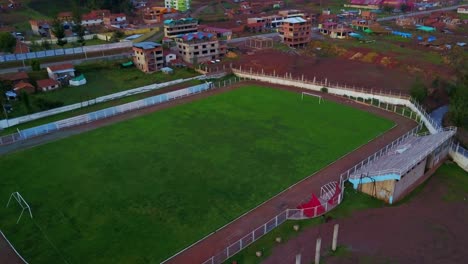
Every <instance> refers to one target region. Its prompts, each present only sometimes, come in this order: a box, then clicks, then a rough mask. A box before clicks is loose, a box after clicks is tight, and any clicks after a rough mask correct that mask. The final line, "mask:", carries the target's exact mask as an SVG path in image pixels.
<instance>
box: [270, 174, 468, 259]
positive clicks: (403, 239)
mask: <svg viewBox="0 0 468 264" xmlns="http://www.w3.org/2000/svg"><path fill="white" fill-rule="evenodd" d="M447 192H448V190H447V187H446V185H445V183H443V182H442V181H441V180H440V179H438V178H437V177H435V176H433V177H432V178H431V179H430V180H429V181H428V183H427V185H426V186H425V187H424V189H423V190H422V191H421V192H420V193H419V194H418V196H416V197H414V198H413V199H412V200H411V201H409V202H407V203H405V204H403V205H400V206H395V207H386V208H377V209H369V210H363V211H358V212H354V213H353V214H352V216H351V217H348V218H345V219H339V220H333V221H331V222H329V223H327V224H323V225H320V226H317V227H313V228H308V229H305V230H304V231H303V232H302V233H301V234H300V235H299V236H298V237H296V238H294V239H292V240H290V241H288V243H286V244H283V245H281V246H278V247H276V248H275V249H274V250H273V253H272V255H271V256H270V257H269V258H268V259H267V260H265V261H264V262H263V263H265V264H274V263H275V264H276V263H278V264H279V263H281V264H285V263H291V264H292V263H294V257H295V255H296V254H298V253H301V254H302V261H303V263H312V262H313V260H314V254H315V241H316V238H318V237H322V253H321V254H322V255H324V256H325V255H326V254H329V252H330V250H331V238H332V232H333V225H334V224H336V223H338V224H339V225H340V232H339V236H338V245H340V246H344V247H346V251H347V252H346V253H344V254H343V255H341V256H325V258H322V259H321V260H325V262H326V263H337V264H338V263H340V264H341V263H346V264H348V263H401V264H405V263H408V264H410V263H411V264H413V263H463V262H465V261H464V259H465V260H466V258H467V257H468V251H467V250H466V245H468V227H467V225H466V219H468V207H467V204H466V201H454V202H447V201H444V200H443V196H445V195H446V194H447ZM345 199H346V198H345Z"/></svg>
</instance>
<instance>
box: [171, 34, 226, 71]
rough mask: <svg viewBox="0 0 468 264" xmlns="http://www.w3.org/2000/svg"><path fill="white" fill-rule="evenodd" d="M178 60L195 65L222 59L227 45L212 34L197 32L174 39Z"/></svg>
mask: <svg viewBox="0 0 468 264" xmlns="http://www.w3.org/2000/svg"><path fill="white" fill-rule="evenodd" d="M175 41H176V47H177V50H178V53H179V56H180V58H182V60H184V61H185V62H188V63H192V64H197V63H201V62H207V61H211V60H216V59H220V58H222V57H224V55H225V54H226V50H227V45H226V43H225V42H223V41H219V40H218V38H217V37H216V36H215V35H214V34H212V33H205V32H197V33H189V34H185V35H181V36H178V37H176V38H175Z"/></svg>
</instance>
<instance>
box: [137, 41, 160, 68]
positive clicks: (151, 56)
mask: <svg viewBox="0 0 468 264" xmlns="http://www.w3.org/2000/svg"><path fill="white" fill-rule="evenodd" d="M132 49H133V63H134V64H135V66H136V67H137V68H138V69H140V70H141V71H142V72H146V73H151V72H156V71H159V70H160V69H161V68H162V67H164V56H163V48H162V46H161V45H160V44H158V43H155V42H140V43H135V44H133V48H132Z"/></svg>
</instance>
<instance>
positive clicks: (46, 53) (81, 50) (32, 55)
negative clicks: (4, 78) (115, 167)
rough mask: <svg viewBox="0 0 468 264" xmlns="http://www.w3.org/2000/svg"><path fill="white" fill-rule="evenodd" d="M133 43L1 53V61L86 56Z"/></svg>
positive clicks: (122, 47) (127, 46) (126, 46)
mask: <svg viewBox="0 0 468 264" xmlns="http://www.w3.org/2000/svg"><path fill="white" fill-rule="evenodd" d="M132 45H133V43H132V42H131V41H122V42H117V43H107V44H100V45H91V46H83V47H74V48H66V49H53V50H43V51H33V52H28V53H17V54H7V55H0V63H2V62H10V61H22V60H30V59H42V58H47V57H56V56H65V55H76V54H82V55H83V57H86V54H87V53H92V52H104V51H107V50H113V49H127V48H128V49H129V50H130V49H131V47H132Z"/></svg>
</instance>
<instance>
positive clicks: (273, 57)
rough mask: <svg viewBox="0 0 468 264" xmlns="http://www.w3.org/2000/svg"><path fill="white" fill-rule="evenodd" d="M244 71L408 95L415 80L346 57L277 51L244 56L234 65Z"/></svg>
mask: <svg viewBox="0 0 468 264" xmlns="http://www.w3.org/2000/svg"><path fill="white" fill-rule="evenodd" d="M233 65H234V66H236V67H238V66H240V65H241V66H242V67H243V68H244V69H250V67H252V69H253V70H254V71H261V70H262V68H263V69H264V71H265V72H266V73H273V71H275V72H276V74H280V75H284V74H285V73H286V72H287V73H292V75H293V77H296V78H298V77H301V76H302V75H304V77H305V78H307V79H308V80H312V79H313V78H314V76H315V77H316V78H317V80H325V78H327V80H328V81H331V82H332V83H333V84H334V83H339V84H342V85H345V84H346V85H347V86H356V87H364V88H368V89H371V88H372V89H376V90H380V89H382V90H388V91H390V90H391V91H394V92H402V93H408V91H409V88H410V86H411V84H412V83H413V82H414V77H413V76H410V75H408V74H407V73H406V72H403V71H401V70H398V69H389V68H386V67H384V66H380V65H375V64H372V63H364V62H360V61H350V60H347V59H344V58H308V57H303V56H299V55H296V54H292V53H285V52H281V51H277V50H272V49H270V50H263V51H258V52H256V53H255V54H253V55H243V56H242V57H241V58H240V59H239V60H237V61H235V62H234V63H233Z"/></svg>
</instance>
